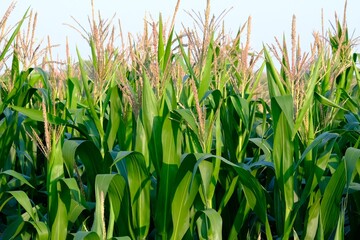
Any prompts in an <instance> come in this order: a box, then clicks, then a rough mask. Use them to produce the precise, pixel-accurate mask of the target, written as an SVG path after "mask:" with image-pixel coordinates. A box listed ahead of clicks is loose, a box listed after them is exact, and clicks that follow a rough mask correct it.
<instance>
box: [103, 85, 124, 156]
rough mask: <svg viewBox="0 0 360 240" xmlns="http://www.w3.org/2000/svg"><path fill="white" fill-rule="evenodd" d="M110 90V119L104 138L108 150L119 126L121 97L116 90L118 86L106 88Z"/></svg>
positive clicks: (112, 144) (110, 148) (113, 141)
mask: <svg viewBox="0 0 360 240" xmlns="http://www.w3.org/2000/svg"><path fill="white" fill-rule="evenodd" d="M108 91H109V92H110V117H109V118H110V119H109V123H108V126H107V130H106V135H105V139H106V141H107V148H108V150H109V151H111V150H112V148H113V146H114V143H115V140H116V137H117V132H118V129H119V127H120V116H121V111H122V109H121V99H120V96H119V92H118V86H115V87H112V88H110V89H108Z"/></svg>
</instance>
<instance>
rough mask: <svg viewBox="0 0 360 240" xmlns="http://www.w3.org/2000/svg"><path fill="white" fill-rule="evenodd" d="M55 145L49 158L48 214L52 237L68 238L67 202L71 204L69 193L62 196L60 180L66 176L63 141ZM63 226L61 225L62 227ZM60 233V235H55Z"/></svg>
mask: <svg viewBox="0 0 360 240" xmlns="http://www.w3.org/2000/svg"><path fill="white" fill-rule="evenodd" d="M52 142H53V145H52V148H51V152H50V155H49V158H48V161H49V162H48V165H47V166H48V167H47V176H46V190H47V194H48V215H49V217H48V218H49V228H50V229H51V232H52V233H51V234H52V235H51V237H55V236H56V237H59V239H66V233H67V228H66V226H67V209H66V202H67V203H68V204H69V203H70V202H69V200H70V197H69V196H68V195H69V193H65V192H64V198H61V196H60V193H59V192H61V185H59V180H60V179H63V178H64V159H63V156H62V154H61V141H59V142H57V143H55V144H54V142H55V141H52ZM60 226H61V227H60ZM54 234H59V235H54Z"/></svg>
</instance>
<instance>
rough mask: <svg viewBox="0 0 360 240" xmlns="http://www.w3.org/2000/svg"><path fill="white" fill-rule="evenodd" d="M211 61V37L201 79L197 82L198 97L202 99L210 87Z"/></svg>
mask: <svg viewBox="0 0 360 240" xmlns="http://www.w3.org/2000/svg"><path fill="white" fill-rule="evenodd" d="M212 62H213V40H212V38H211V40H210V44H209V46H208V48H207V52H206V62H205V66H204V68H203V69H202V72H201V81H200V83H199V90H198V97H199V99H202V98H203V97H204V96H205V93H206V92H207V91H208V90H210V89H211V86H210V84H211V71H212Z"/></svg>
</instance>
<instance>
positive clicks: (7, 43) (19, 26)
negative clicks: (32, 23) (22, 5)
mask: <svg viewBox="0 0 360 240" xmlns="http://www.w3.org/2000/svg"><path fill="white" fill-rule="evenodd" d="M29 9H30V7H29V8H28V9H27V10H26V12H25V14H24V16H23V17H22V18H21V20H20V22H19V23H18V24H17V26H16V28H15V30H14V32H13V33H12V34H11V36H10V38H9V39H8V40H7V41H5V46H4V48H3V49H2V51H1V53H0V61H2V60H3V59H4V58H5V55H6V53H7V51H8V50H9V48H10V47H11V44H13V42H14V40H15V38H16V36H17V35H18V33H19V31H20V28H21V26H22V24H23V23H24V21H25V19H26V18H27V14H28V12H29Z"/></svg>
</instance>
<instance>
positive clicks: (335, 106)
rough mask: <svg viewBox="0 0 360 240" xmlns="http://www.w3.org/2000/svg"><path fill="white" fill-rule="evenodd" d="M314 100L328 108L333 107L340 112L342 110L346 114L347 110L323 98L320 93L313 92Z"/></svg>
mask: <svg viewBox="0 0 360 240" xmlns="http://www.w3.org/2000/svg"><path fill="white" fill-rule="evenodd" d="M314 95H315V98H316V100H318V101H319V102H320V103H321V104H323V105H325V106H328V107H333V108H338V109H341V110H344V111H346V112H347V109H345V108H343V107H341V106H340V105H339V104H337V103H335V102H333V101H331V100H330V99H328V98H326V97H324V96H323V95H321V94H320V93H317V92H314Z"/></svg>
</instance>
